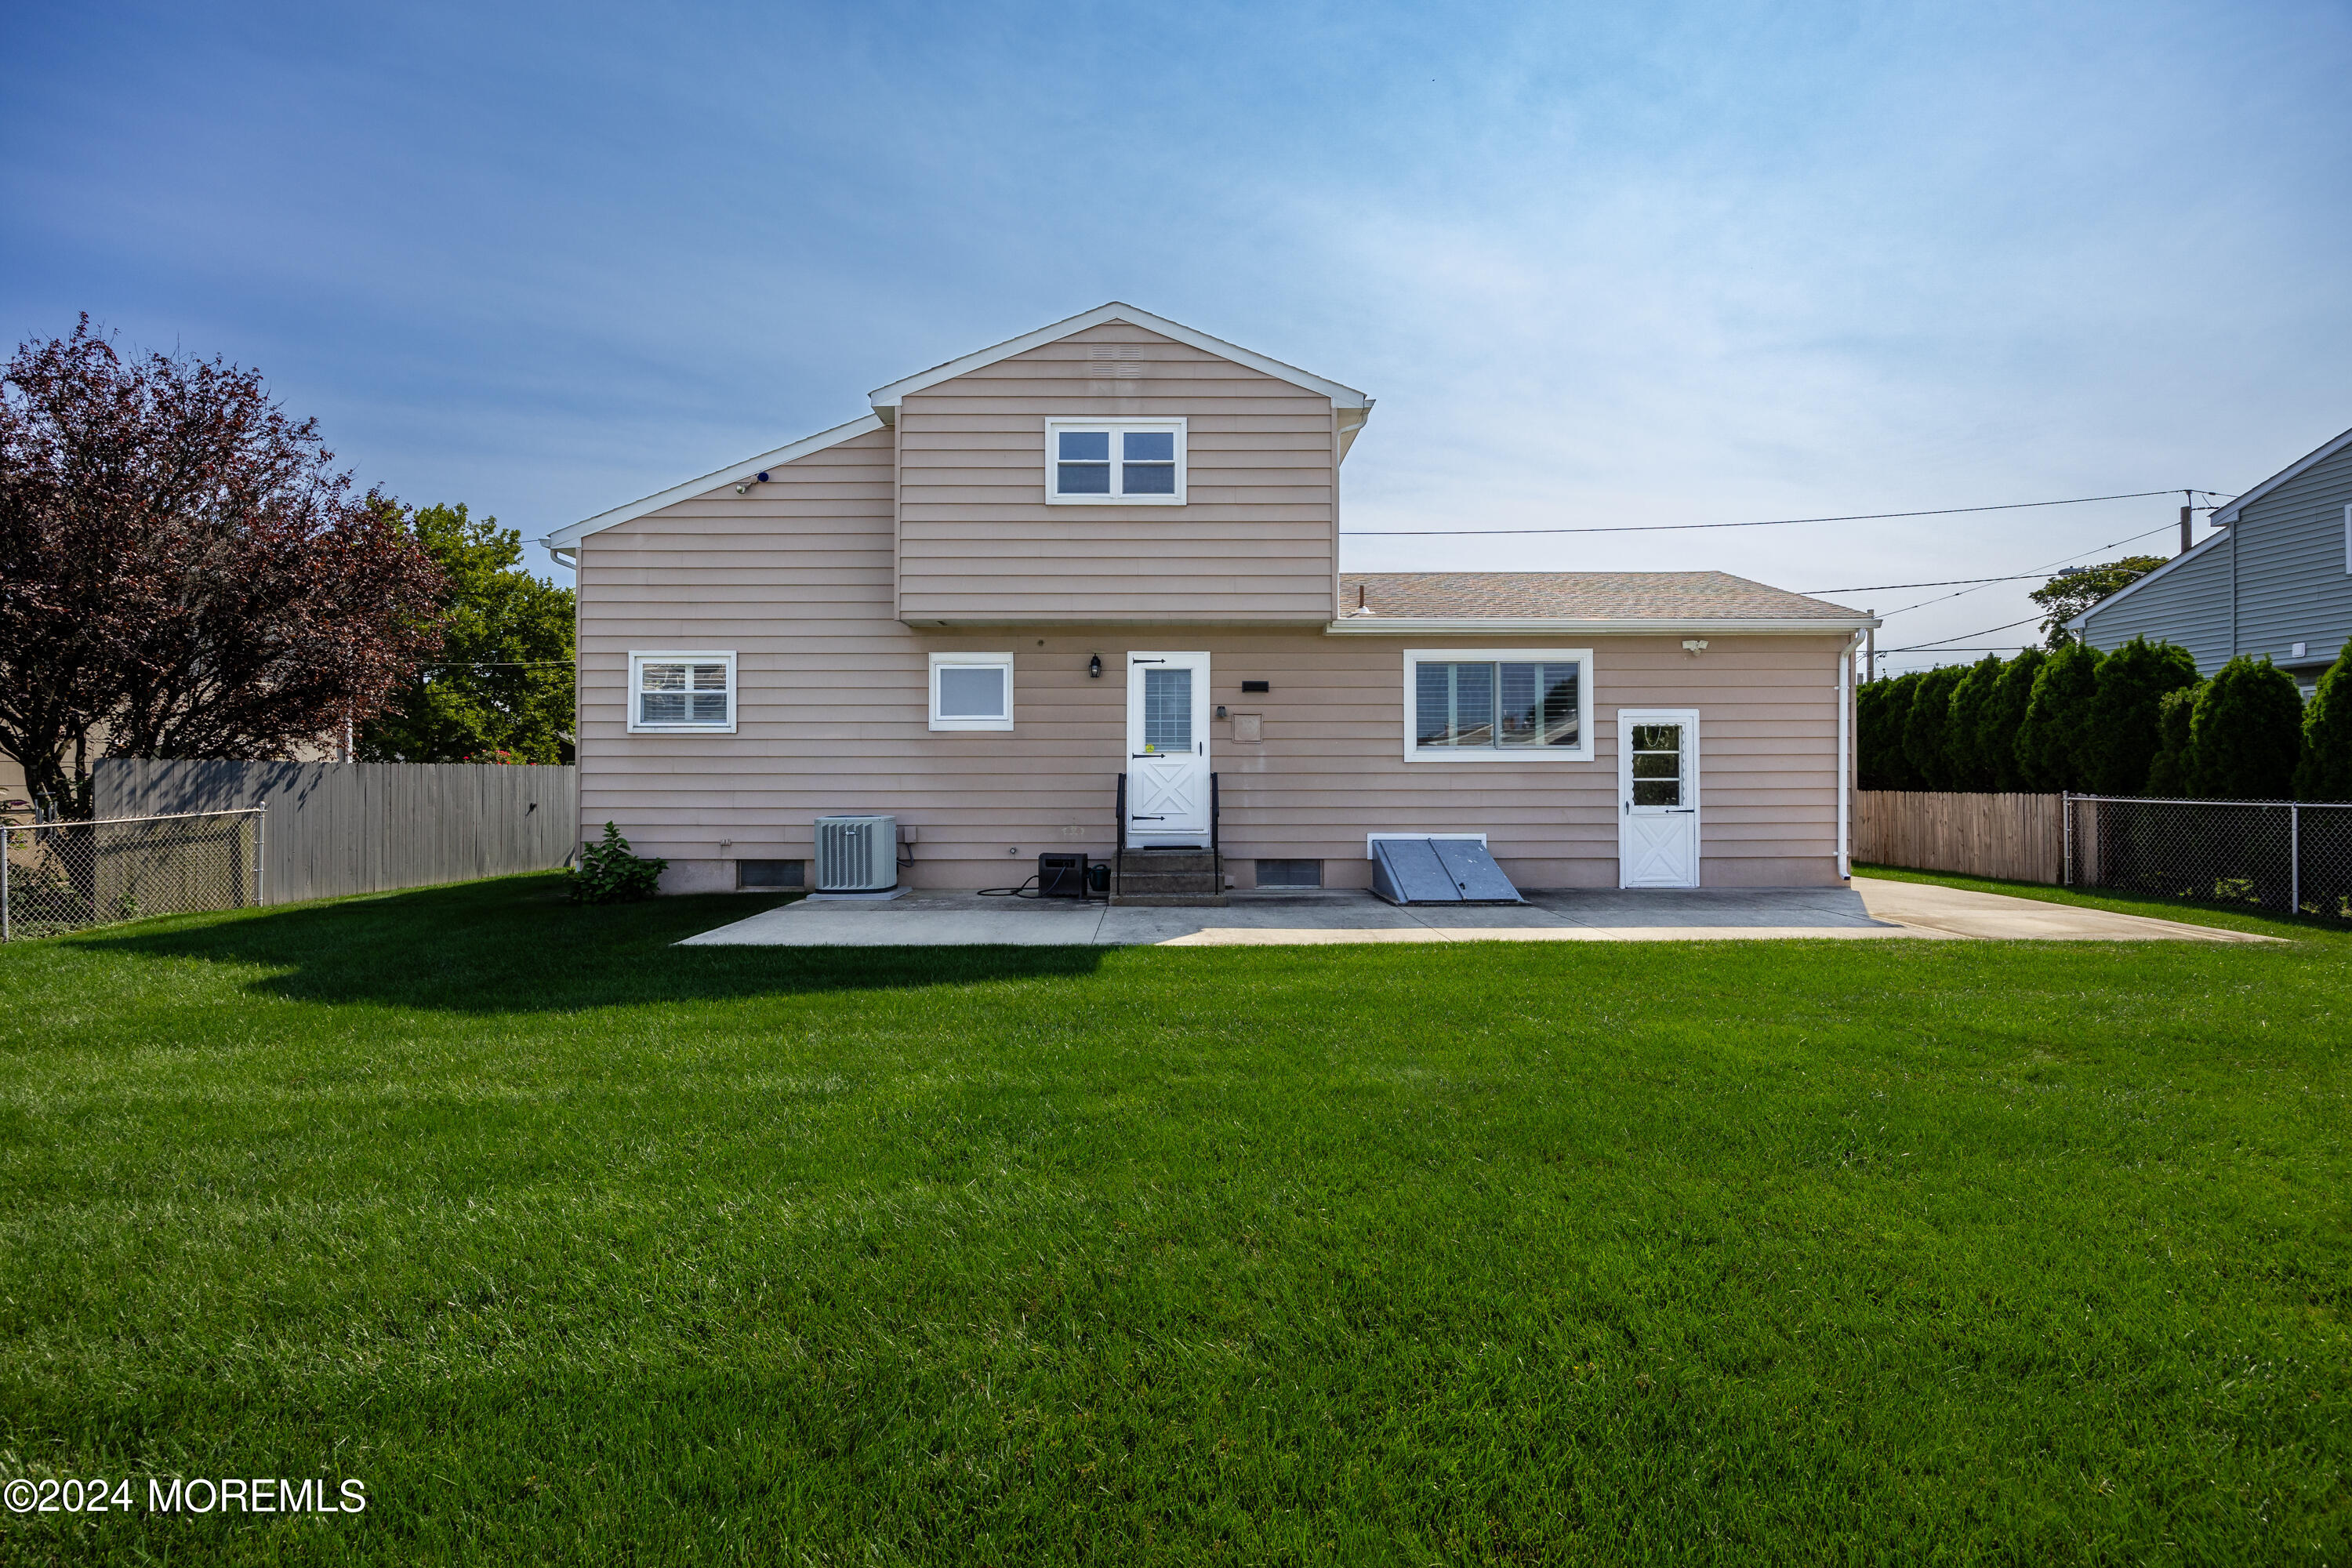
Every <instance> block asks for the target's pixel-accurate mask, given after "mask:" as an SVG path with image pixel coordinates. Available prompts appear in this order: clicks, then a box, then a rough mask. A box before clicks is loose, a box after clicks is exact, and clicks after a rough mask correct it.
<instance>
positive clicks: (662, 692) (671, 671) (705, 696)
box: [629, 652, 735, 735]
mask: <svg viewBox="0 0 2352 1568" xmlns="http://www.w3.org/2000/svg"><path fill="white" fill-rule="evenodd" d="M629 728H630V729H631V730H633V731H636V730H688V731H709V732H710V733H714V734H725V735H731V734H733V733H734V732H735V656H734V655H733V654H732V653H713V652H701V653H632V654H631V655H629Z"/></svg>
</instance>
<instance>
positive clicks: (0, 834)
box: [0, 826, 16, 942]
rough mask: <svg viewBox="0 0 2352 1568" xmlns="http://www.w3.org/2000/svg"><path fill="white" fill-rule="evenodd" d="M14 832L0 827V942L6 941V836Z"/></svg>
mask: <svg viewBox="0 0 2352 1568" xmlns="http://www.w3.org/2000/svg"><path fill="white" fill-rule="evenodd" d="M14 832H16V828H14V827H13V826H11V827H0V942H6V941H7V940H8V835H10V834H11V833H14Z"/></svg>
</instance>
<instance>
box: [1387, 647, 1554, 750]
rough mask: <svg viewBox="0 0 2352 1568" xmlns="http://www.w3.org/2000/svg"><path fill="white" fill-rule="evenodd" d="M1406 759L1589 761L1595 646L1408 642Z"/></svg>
mask: <svg viewBox="0 0 2352 1568" xmlns="http://www.w3.org/2000/svg"><path fill="white" fill-rule="evenodd" d="M1404 708H1405V736H1404V755H1405V760H1406V761H1407V762H1418V763H1431V762H1457V763H1481V762H1483V763H1507V762H1522V763H1527V762H1577V763H1582V762H1591V760H1592V650H1591V649H1590V648H1460V649H1449V648H1411V649H1407V650H1406V652H1405V656H1404Z"/></svg>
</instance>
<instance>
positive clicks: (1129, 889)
mask: <svg viewBox="0 0 2352 1568" xmlns="http://www.w3.org/2000/svg"><path fill="white" fill-rule="evenodd" d="M1113 890H1114V891H1117V892H1120V893H1167V894H1177V893H1198V894H1201V895H1202V896H1204V897H1205V896H1208V895H1211V894H1217V893H1223V891H1224V889H1223V888H1221V887H1219V886H1218V885H1217V879H1216V876H1215V874H1214V873H1213V872H1208V871H1175V872H1160V871H1129V873H1128V874H1127V875H1126V876H1124V877H1121V878H1120V879H1118V887H1117V888H1116V889H1113Z"/></svg>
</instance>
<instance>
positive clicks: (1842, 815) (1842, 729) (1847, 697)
mask: <svg viewBox="0 0 2352 1568" xmlns="http://www.w3.org/2000/svg"><path fill="white" fill-rule="evenodd" d="M1861 641H1862V634H1861V633H1859V632H1856V633H1855V634H1854V635H1853V637H1848V638H1847V639H1846V645H1845V647H1843V648H1842V649H1840V650H1839V652H1838V678H1837V693H1838V781H1837V782H1838V790H1837V802H1838V840H1837V868H1838V879H1840V880H1841V881H1852V880H1853V861H1852V859H1851V858H1849V857H1848V853H1847V847H1848V845H1849V843H1850V842H1851V840H1850V838H1849V837H1848V835H1849V833H1850V832H1851V829H1852V826H1853V817H1852V812H1853V763H1852V760H1851V759H1852V755H1853V650H1854V647H1855V645H1856V644H1858V643H1860V642H1861Z"/></svg>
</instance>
